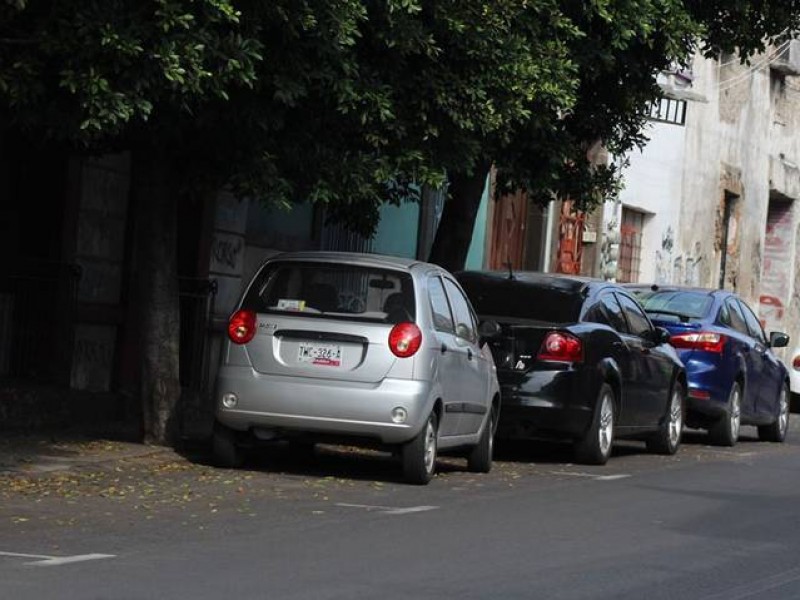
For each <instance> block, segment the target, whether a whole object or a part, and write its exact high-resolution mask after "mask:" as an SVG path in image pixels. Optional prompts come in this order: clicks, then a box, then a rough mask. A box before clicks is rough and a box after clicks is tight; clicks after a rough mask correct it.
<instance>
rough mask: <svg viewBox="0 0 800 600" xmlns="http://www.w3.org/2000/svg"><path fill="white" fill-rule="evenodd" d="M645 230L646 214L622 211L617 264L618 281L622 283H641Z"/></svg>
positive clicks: (628, 210) (627, 209) (626, 209)
mask: <svg viewBox="0 0 800 600" xmlns="http://www.w3.org/2000/svg"><path fill="white" fill-rule="evenodd" d="M643 228H644V213H642V212H639V211H638V210H632V209H630V208H623V209H622V226H621V227H620V244H619V261H618V263H617V265H618V268H617V281H619V282H620V283H636V282H638V281H639V270H640V264H641V258H642V229H643Z"/></svg>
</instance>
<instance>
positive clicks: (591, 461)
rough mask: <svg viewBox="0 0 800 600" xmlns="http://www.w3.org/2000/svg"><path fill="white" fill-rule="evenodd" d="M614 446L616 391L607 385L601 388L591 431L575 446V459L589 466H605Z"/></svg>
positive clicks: (590, 427)
mask: <svg viewBox="0 0 800 600" xmlns="http://www.w3.org/2000/svg"><path fill="white" fill-rule="evenodd" d="M613 444H614V390H613V389H611V386H610V385H608V384H607V383H604V384H603V385H602V386H601V387H600V393H599V394H598V396H597V408H596V409H595V411H594V418H593V419H592V424H591V425H590V426H589V430H588V431H587V432H586V435H585V436H584V437H583V439H581V440H579V441H578V442H577V443H576V445H575V458H576V460H577V461H578V462H581V463H584V464H588V465H604V464H606V462H608V458H609V457H610V456H611V447H612V446H613Z"/></svg>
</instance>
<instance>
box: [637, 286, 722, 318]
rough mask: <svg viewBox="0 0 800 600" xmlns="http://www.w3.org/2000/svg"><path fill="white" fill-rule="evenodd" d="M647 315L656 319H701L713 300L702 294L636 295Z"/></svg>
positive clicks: (664, 292)
mask: <svg viewBox="0 0 800 600" xmlns="http://www.w3.org/2000/svg"><path fill="white" fill-rule="evenodd" d="M637 297H638V298H639V301H640V302H641V303H642V306H644V309H645V310H646V311H647V312H648V314H649V315H650V316H651V317H653V318H656V319H662V320H675V321H687V320H691V319H702V318H703V317H705V316H706V315H707V314H708V311H709V309H710V308H711V305H712V304H713V302H714V299H713V298H712V297H711V296H709V295H708V294H705V293H702V292H675V291H672V292H670V291H663V292H650V291H648V292H643V293H639V294H637Z"/></svg>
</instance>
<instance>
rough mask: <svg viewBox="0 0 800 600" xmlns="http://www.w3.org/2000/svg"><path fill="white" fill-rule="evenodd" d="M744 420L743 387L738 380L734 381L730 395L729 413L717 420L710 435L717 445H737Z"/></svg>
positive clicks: (713, 442) (709, 431)
mask: <svg viewBox="0 0 800 600" xmlns="http://www.w3.org/2000/svg"><path fill="white" fill-rule="evenodd" d="M741 422H742V388H741V386H740V385H739V382H738V381H735V382H734V383H733V387H732V388H731V393H730V395H729V396H728V414H727V415H725V416H724V417H722V418H721V419H720V420H719V421H717V422H716V423H715V424H714V425H713V427H711V429H709V430H708V435H709V437H710V438H711V443H712V444H714V445H715V446H735V445H736V442H737V441H738V439H739V427H740V426H741Z"/></svg>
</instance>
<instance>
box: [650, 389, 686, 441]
mask: <svg viewBox="0 0 800 600" xmlns="http://www.w3.org/2000/svg"><path fill="white" fill-rule="evenodd" d="M683 402H684V401H683V385H681V384H680V382H677V381H676V382H675V386H674V389H673V390H672V396H671V397H670V401H669V403H668V404H667V413H666V414H665V415H664V418H663V419H662V422H661V426H660V427H659V430H658V432H657V433H656V434H654V435H653V436H652V437H650V438H648V439H647V449H648V450H649V451H650V452H656V453H658V454H675V453H676V452H677V451H678V447H679V446H680V445H681V435H682V434H683V415H684V404H683Z"/></svg>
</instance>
